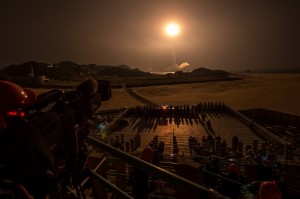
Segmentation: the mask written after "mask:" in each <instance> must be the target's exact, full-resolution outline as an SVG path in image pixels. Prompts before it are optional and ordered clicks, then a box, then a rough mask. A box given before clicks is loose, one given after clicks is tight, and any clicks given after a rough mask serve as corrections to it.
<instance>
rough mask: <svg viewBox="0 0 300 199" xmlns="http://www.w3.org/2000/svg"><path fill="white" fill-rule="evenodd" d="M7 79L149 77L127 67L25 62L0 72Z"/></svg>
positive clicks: (64, 62) (147, 74)
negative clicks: (40, 77) (24, 77)
mask: <svg viewBox="0 0 300 199" xmlns="http://www.w3.org/2000/svg"><path fill="white" fill-rule="evenodd" d="M0 72H1V73H2V74H3V75H6V76H8V77H20V76H21V77H22V76H30V75H32V74H34V75H35V76H40V75H45V76H47V77H48V78H49V79H54V80H74V79H84V78H86V77H94V78H99V77H100V78H101V76H116V75H117V76H119V77H140V76H141V77H142V76H151V74H150V73H146V72H143V71H140V70H138V69H130V67H129V66H127V65H119V66H109V65H95V64H89V65H79V64H77V63H74V62H72V61H62V62H60V63H55V64H53V65H50V64H46V63H40V62H34V61H30V62H26V63H23V64H21V65H16V64H13V65H10V66H8V67H6V68H4V69H2V70H1V71H0Z"/></svg>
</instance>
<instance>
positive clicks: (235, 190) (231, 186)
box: [221, 163, 244, 199]
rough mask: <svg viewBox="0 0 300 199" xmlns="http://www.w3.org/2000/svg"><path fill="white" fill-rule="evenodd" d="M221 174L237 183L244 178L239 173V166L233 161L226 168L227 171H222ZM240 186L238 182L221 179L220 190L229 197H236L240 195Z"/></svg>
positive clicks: (236, 198)
mask: <svg viewBox="0 0 300 199" xmlns="http://www.w3.org/2000/svg"><path fill="white" fill-rule="evenodd" d="M222 176H224V177H226V178H228V179H230V180H233V181H235V182H237V183H244V178H243V177H242V176H241V175H240V168H239V166H238V165H237V164H235V163H231V164H230V165H229V166H228V168H227V172H226V173H222ZM240 188H241V186H240V185H239V184H236V183H233V182H230V181H226V180H223V182H222V191H221V192H222V193H223V194H224V195H226V196H228V197H229V198H232V199H238V198H239V196H240Z"/></svg>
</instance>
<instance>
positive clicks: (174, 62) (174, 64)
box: [172, 47, 177, 68]
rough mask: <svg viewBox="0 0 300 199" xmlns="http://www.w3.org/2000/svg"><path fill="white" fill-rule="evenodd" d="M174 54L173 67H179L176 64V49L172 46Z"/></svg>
mask: <svg viewBox="0 0 300 199" xmlns="http://www.w3.org/2000/svg"><path fill="white" fill-rule="evenodd" d="M172 55H173V67H174V68H177V64H176V55H175V50H174V48H173V47H172Z"/></svg>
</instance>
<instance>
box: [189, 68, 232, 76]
mask: <svg viewBox="0 0 300 199" xmlns="http://www.w3.org/2000/svg"><path fill="white" fill-rule="evenodd" d="M191 74H197V75H206V76H208V75H213V76H223V77H224V76H228V75H230V73H228V72H226V71H224V70H210V69H207V68H203V67H201V68H197V69H195V70H193V71H192V72H191Z"/></svg>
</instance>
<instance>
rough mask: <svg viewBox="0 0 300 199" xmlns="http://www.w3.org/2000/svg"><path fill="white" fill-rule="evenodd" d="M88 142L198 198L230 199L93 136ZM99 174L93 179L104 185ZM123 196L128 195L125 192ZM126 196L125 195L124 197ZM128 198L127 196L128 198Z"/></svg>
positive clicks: (93, 175)
mask: <svg viewBox="0 0 300 199" xmlns="http://www.w3.org/2000/svg"><path fill="white" fill-rule="evenodd" d="M87 141H88V142H89V143H90V144H92V145H94V146H96V147H98V148H100V149H102V150H104V151H105V152H107V153H110V154H111V155H113V156H115V157H117V158H120V159H122V160H124V161H126V162H128V163H129V164H132V165H134V166H135V167H136V168H138V169H141V170H143V171H144V172H147V173H149V174H150V175H153V176H155V177H157V178H159V179H162V180H164V181H166V182H168V183H170V184H172V185H174V186H176V187H180V188H181V189H184V190H185V191H188V192H189V193H192V194H193V195H195V196H196V197H200V196H201V195H203V193H207V194H209V195H210V194H211V195H214V197H216V198H224V199H228V197H226V196H223V195H221V194H219V193H218V192H216V191H214V190H211V189H208V188H206V187H204V186H201V185H199V184H196V183H194V182H191V181H189V180H187V179H185V178H182V177H180V176H178V175H175V174H173V173H171V172H168V171H166V170H164V169H162V168H160V167H157V166H155V165H152V164H150V163H148V162H145V161H143V160H141V159H139V158H137V157H135V156H132V155H130V154H128V153H125V152H123V151H121V150H118V149H116V148H114V147H112V146H110V145H108V144H106V143H104V142H101V141H99V140H97V139H95V138H93V137H91V136H88V137H87ZM96 174H97V173H95V172H92V176H91V177H92V178H94V179H96V180H99V181H100V182H101V183H104V182H103V180H105V179H103V178H102V177H101V176H99V175H98V174H97V175H96ZM105 185H106V187H107V188H108V187H109V186H111V185H109V184H107V183H105ZM110 188H111V191H113V192H116V193H119V194H120V193H121V192H122V190H119V189H116V187H110ZM123 194H126V193H125V192H124V193H123ZM124 196H125V195H124ZM126 197H127V196H126Z"/></svg>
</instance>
